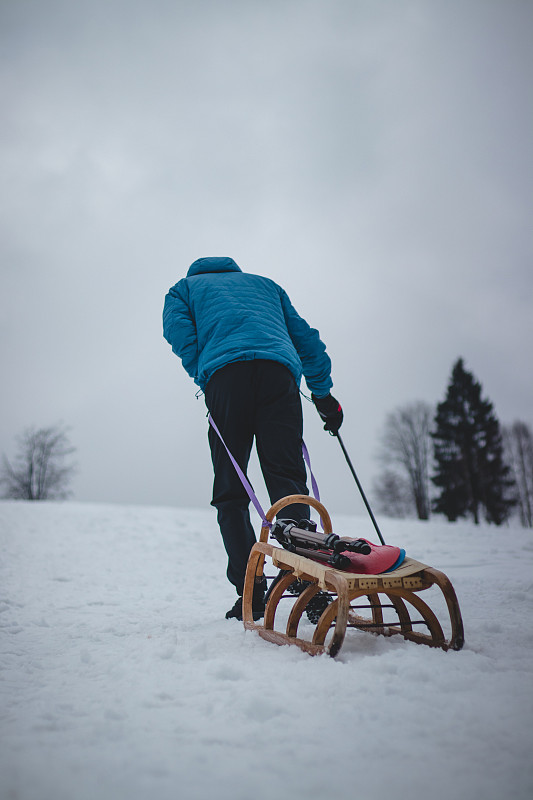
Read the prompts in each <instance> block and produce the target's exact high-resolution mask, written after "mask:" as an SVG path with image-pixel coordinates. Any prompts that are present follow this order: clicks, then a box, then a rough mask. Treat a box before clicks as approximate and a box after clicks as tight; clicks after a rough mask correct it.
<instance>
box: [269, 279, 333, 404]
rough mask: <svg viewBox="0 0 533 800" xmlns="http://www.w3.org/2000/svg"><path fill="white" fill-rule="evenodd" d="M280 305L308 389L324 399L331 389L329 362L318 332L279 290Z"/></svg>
mask: <svg viewBox="0 0 533 800" xmlns="http://www.w3.org/2000/svg"><path fill="white" fill-rule="evenodd" d="M281 305H282V308H283V314H284V316H285V322H286V325H287V330H288V331H289V336H290V337H291V340H292V343H293V344H294V346H295V348H296V352H297V353H298V355H299V357H300V361H301V362H302V371H303V374H304V377H305V382H306V383H307V385H308V387H309V389H310V390H311V391H312V392H313V394H315V395H316V396H317V397H325V396H326V395H327V394H328V393H329V391H330V389H331V387H332V386H333V381H332V380H331V360H330V358H329V356H328V354H327V353H326V345H325V344H324V342H323V341H322V340H321V338H320V334H319V332H318V331H317V330H316V329H315V328H311V327H310V325H308V324H307V322H306V321H305V320H304V319H303V318H302V317H300V315H299V314H298V313H297V311H296V309H295V308H294V306H293V305H292V304H291V301H290V300H289V297H288V295H287V293H286V292H285V291H284V290H283V289H281Z"/></svg>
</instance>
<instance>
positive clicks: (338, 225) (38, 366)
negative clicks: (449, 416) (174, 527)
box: [0, 0, 533, 513]
mask: <svg viewBox="0 0 533 800" xmlns="http://www.w3.org/2000/svg"><path fill="white" fill-rule="evenodd" d="M0 10H1V18H0V37H1V50H0V65H1V90H2V98H1V108H2V117H3V122H2V126H1V128H0V146H1V151H0V169H1V180H2V187H3V192H2V201H1V202H2V214H1V222H0V224H1V230H0V234H1V242H0V247H1V262H0V263H1V267H0V269H1V300H0V337H1V344H0V347H1V351H0V353H1V363H2V391H1V402H2V414H1V419H0V450H1V451H3V452H6V453H8V454H12V453H13V448H14V438H13V437H14V435H15V434H16V433H18V432H20V431H21V430H22V429H23V428H25V427H27V426H29V425H37V426H41V425H49V424H53V423H55V422H59V421H62V422H64V423H65V424H67V425H69V426H71V440H72V442H73V444H75V445H76V447H77V449H78V454H77V457H78V462H79V474H78V476H77V478H76V481H75V485H74V489H75V497H76V499H78V500H91V501H106V502H107V501H109V502H119V503H150V504H167V505H178V506H179V505H186V506H204V505H206V504H208V503H209V501H210V496H211V482H212V476H211V463H210V459H209V451H208V446H207V442H206V435H207V423H206V419H205V406H204V403H203V400H202V399H200V400H197V399H196V398H195V392H196V387H195V385H194V384H193V382H192V381H191V380H190V379H189V378H188V376H187V375H186V373H185V372H184V371H183V369H182V367H181V363H180V361H179V360H178V359H177V358H176V357H175V356H174V355H173V354H172V352H171V350H170V347H169V346H168V345H167V343H166V342H165V341H164V340H163V338H162V332H161V311H162V306H163V300H164V295H165V294H166V292H167V290H168V288H169V287H170V286H172V285H173V284H174V283H176V282H177V281H178V280H179V279H180V278H181V277H183V276H184V274H185V272H186V270H187V268H188V266H189V264H190V263H191V262H192V261H194V260H195V259H197V258H199V257H202V256H208V255H228V256H231V257H233V258H234V259H235V260H236V261H237V263H238V264H239V265H240V266H241V267H242V269H243V270H245V271H249V272H254V273H258V274H262V275H267V276H269V277H271V278H273V279H274V280H276V281H278V282H279V283H281V284H282V285H283V286H284V288H285V289H286V290H287V292H288V294H289V296H290V297H291V300H292V302H293V304H294V306H295V307H296V308H297V310H298V311H299V313H300V314H301V315H302V316H304V317H305V318H306V319H307V320H308V321H309V322H310V324H312V325H313V326H314V327H317V328H318V329H319V330H320V333H321V336H322V338H323V340H324V341H325V342H326V345H327V348H328V352H329V354H330V356H331V358H332V361H333V381H334V390H333V392H334V394H335V396H336V397H338V399H339V400H340V401H341V403H342V405H343V407H344V409H345V425H344V427H343V429H342V431H341V432H342V433H343V434H344V442H345V444H346V447H347V448H348V450H349V452H350V454H351V456H352V460H353V462H354V464H355V466H356V469H357V470H358V473H359V477H360V478H361V480H362V482H363V485H365V486H366V488H367V491H369V492H370V490H371V485H372V481H373V478H374V476H375V474H376V472H377V471H378V465H377V463H376V461H375V459H374V456H375V453H376V450H377V446H378V438H379V433H380V431H381V429H382V426H383V422H384V419H385V415H386V414H387V412H389V411H391V410H393V409H395V408H396V407H397V406H399V405H402V404H405V403H408V402H411V401H414V400H425V401H427V402H430V403H436V402H438V401H440V400H442V399H443V397H444V394H445V391H446V386H447V383H448V380H449V377H450V372H451V369H452V365H453V363H454V361H455V360H456V359H457V358H458V357H459V356H462V357H463V358H464V359H465V364H466V367H467V369H469V370H471V371H472V372H473V373H474V375H475V377H476V378H477V379H478V380H479V381H480V382H481V383H482V385H483V388H484V393H485V395H486V396H487V397H488V398H489V399H490V400H492V402H493V403H494V406H495V409H496V413H497V415H498V416H499V418H500V420H501V421H502V422H511V421H513V420H514V419H517V418H518V419H522V420H524V421H526V422H529V423H530V424H531V423H533V379H532V374H531V373H532V368H531V361H532V355H531V353H532V348H533V259H532V251H533V224H532V210H533V203H532V191H533V190H532V187H533V169H532V141H533V124H532V115H533V102H532V99H533V98H532V89H531V87H532V85H533V83H532V79H533V48H532V47H531V42H532V36H533V3H531V2H528V0H426V1H424V0H406V1H405V2H402V0H372V2H370V0H319V1H317V0H189V1H188V2H180V0H168V1H165V0H146V2H144V1H142V0H91V2H89V1H88V0H84V1H83V2H81V1H80V0H1V2H0ZM303 388H305V386H304V387H303ZM304 406H305V438H306V440H307V444H308V446H309V449H310V451H311V457H312V461H313V466H314V470H315V472H316V476H317V479H318V482H319V485H320V487H321V491H322V499H323V501H324V502H325V504H326V506H327V507H328V508H329V509H330V510H331V511H333V512H334V511H336V510H337V511H339V512H340V511H342V512H350V511H354V512H356V513H358V512H359V508H360V505H359V502H358V498H357V494H356V488H355V485H354V483H353V481H352V478H351V476H350V474H349V472H348V470H347V467H346V464H345V462H344V460H343V457H342V453H341V452H340V449H339V448H338V443H337V442H336V441H335V440H334V439H333V438H332V437H329V436H328V435H327V434H326V433H324V432H323V431H322V428H321V425H320V420H319V419H318V416H317V415H316V412H315V410H314V408H313V407H312V406H311V405H310V404H308V403H307V402H306V401H304ZM256 472H257V468H256V467H253V468H252V478H253V480H254V483H255V484H256V489H257V490H258V493H259V496H260V500H261V502H263V503H264V504H265V505H268V502H267V498H266V494H265V492H264V489H263V485H262V483H261V481H260V480H258V479H257V477H256Z"/></svg>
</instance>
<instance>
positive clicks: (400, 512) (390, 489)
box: [372, 469, 416, 519]
mask: <svg viewBox="0 0 533 800" xmlns="http://www.w3.org/2000/svg"><path fill="white" fill-rule="evenodd" d="M372 488H373V494H374V497H375V498H376V505H377V508H378V511H380V512H381V513H382V514H385V515H386V516H387V517H399V518H400V519H403V518H404V517H414V516H415V513H416V509H415V505H414V503H413V496H412V493H411V487H410V485H409V481H408V480H407V479H406V478H405V477H404V476H403V475H398V473H397V472H392V471H391V470H387V469H386V470H384V471H383V472H382V473H381V475H379V477H378V478H377V479H376V480H375V481H374V484H373V487H372Z"/></svg>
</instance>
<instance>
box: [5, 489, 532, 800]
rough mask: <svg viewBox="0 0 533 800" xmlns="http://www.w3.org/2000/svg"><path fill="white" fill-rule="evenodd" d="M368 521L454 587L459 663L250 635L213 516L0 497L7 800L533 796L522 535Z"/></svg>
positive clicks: (389, 643)
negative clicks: (232, 613)
mask: <svg viewBox="0 0 533 800" xmlns="http://www.w3.org/2000/svg"><path fill="white" fill-rule="evenodd" d="M332 517H333V523H334V529H335V530H336V531H337V532H338V533H340V534H342V535H348V536H360V535H366V536H368V537H369V538H372V536H371V529H370V528H369V522H368V520H367V519H365V518H358V517H354V518H347V517H339V518H336V517H335V515H334V514H332ZM382 527H383V532H384V534H385V538H386V539H387V540H388V541H389V542H390V543H391V544H398V545H402V546H404V547H406V549H407V552H408V554H409V555H411V556H413V557H415V558H418V559H419V560H421V561H425V562H426V563H429V564H432V565H433V566H435V567H437V568H439V569H441V570H443V571H444V572H446V573H447V574H448V575H449V577H450V578H451V580H452V582H453V583H454V585H455V588H456V591H457V594H458V597H459V601H460V603H461V608H462V612H463V617H464V621H465V632H466V645H465V648H464V650H462V651H461V652H459V653H456V652H449V653H444V652H443V651H441V650H431V649H430V648H427V647H422V646H417V645H415V644H412V643H409V642H405V641H403V640H402V639H400V638H399V637H394V638H392V639H385V638H383V637H375V636H373V635H371V634H366V633H360V632H350V633H349V634H348V637H347V641H346V643H345V645H344V647H343V649H342V651H341V653H340V655H339V656H338V657H337V659H335V660H333V659H330V658H329V657H327V656H320V657H317V658H311V657H310V656H307V655H305V654H304V653H302V652H301V651H300V650H298V649H297V648H294V647H276V646H275V645H272V644H269V643H267V642H264V641H263V640H262V639H260V638H259V637H258V636H257V635H256V634H254V633H246V632H245V631H244V630H243V628H242V624H241V623H238V622H236V621H226V620H225V619H224V612H225V611H226V609H227V608H229V607H230V606H231V605H232V603H233V600H234V595H233V593H232V589H231V587H230V586H229V584H228V583H227V582H226V579H225V576H224V572H225V556H224V553H223V550H222V545H221V543H220V541H219V535H218V532H217V529H216V524H215V518H214V513H213V512H212V511H211V510H206V511H193V510H179V509H168V508H142V507H121V506H99V505H82V504H76V503H67V504H46V503H45V504H40V503H22V502H2V503H0V548H1V550H0V554H1V564H0V581H1V583H0V612H1V613H0V714H1V729H0V737H1V738H0V776H1V777H0V798H1V800H94V798H100V800H126V798H127V800H144V799H145V798H153V799H154V800H167V798H168V799H169V800H170V798H179V799H180V800H189V798H190V799H191V800H193V798H198V799H199V800H204V799H205V800H207V798H217V800H226V798H227V800H266V798H269V800H270V798H277V800H285V798H287V799H289V798H290V800H300V798H302V799H303V798H306V799H311V798H328V797H331V798H334V797H336V798H339V799H340V800H345V799H346V800H348V798H350V800H352V799H353V800H384V799H385V798H395V800H403V799H404V798H408V797H411V796H417V795H418V796H420V795H422V796H429V797H431V798H432V800H441V798H442V800H443V799H444V798H449V797H453V798H454V800H467V799H468V800H470V798H471V799H472V800H474V798H481V797H482V798H483V799H484V800H502V799H503V798H505V800H531V797H533V763H532V762H533V759H532V757H531V754H532V752H533V735H532V730H533V713H532V712H533V663H532V645H533V626H532V611H533V586H532V584H533V534H532V532H531V531H529V532H527V531H524V530H522V529H518V528H516V529H497V528H488V527H483V526H482V527H479V528H476V527H475V526H473V525H469V524H456V525H447V524H444V523H440V522H432V523H430V524H423V523H418V522H396V521H389V520H384V521H382Z"/></svg>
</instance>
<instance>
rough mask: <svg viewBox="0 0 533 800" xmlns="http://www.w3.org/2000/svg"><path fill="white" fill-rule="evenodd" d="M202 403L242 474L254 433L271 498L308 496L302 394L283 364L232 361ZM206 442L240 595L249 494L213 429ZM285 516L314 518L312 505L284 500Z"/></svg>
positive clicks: (231, 573)
mask: <svg viewBox="0 0 533 800" xmlns="http://www.w3.org/2000/svg"><path fill="white" fill-rule="evenodd" d="M205 401H206V405H207V407H208V409H209V411H210V412H211V415H212V417H213V420H214V422H215V424H216V425H217V427H218V429H219V431H220V433H221V434H222V436H223V437H224V441H225V442H226V444H227V446H228V448H229V450H230V452H231V454H232V455H233V457H234V458H235V460H236V461H237V463H238V465H239V466H240V468H241V469H242V470H243V472H245V473H246V468H247V466H248V461H249V459H250V454H251V451H252V445H253V440H254V436H255V440H256V447H257V455H258V457H259V463H260V466H261V471H262V473H263V477H264V479H265V484H266V487H267V491H268V495H269V498H270V502H271V504H273V503H275V502H276V501H277V500H279V499H280V498H281V497H285V496H286V495H289V494H309V492H308V490H307V485H306V472H305V463H304V460H303V456H302V430H303V418H302V404H301V401H300V393H299V390H298V387H297V385H296V382H295V380H294V377H293V376H292V374H291V372H290V371H289V370H288V369H287V368H286V367H285V366H283V365H282V364H279V363H277V362H276V361H266V360H262V359H257V360H254V361H236V362H233V363H231V364H228V365H227V366H225V367H222V369H220V370H217V372H215V374H214V375H213V377H212V378H211V379H210V381H209V383H208V384H207V386H206V389H205ZM209 446H210V448H211V458H212V460H213V468H214V472H215V477H214V483H213V500H212V502H211V505H213V506H215V508H216V509H217V511H218V524H219V526H220V532H221V534H222V538H223V540H224V546H225V548H226V552H227V554H228V572H227V575H228V579H229V581H230V582H231V583H232V584H233V585H234V586H235V588H236V589H237V593H238V594H242V590H243V584H244V575H245V572H246V564H247V561H248V556H249V554H250V550H251V548H252V546H253V544H254V542H255V541H256V537H255V534H254V529H253V527H252V524H251V522H250V515H249V512H248V505H249V498H248V495H247V494H246V490H245V488H244V486H243V485H242V483H241V480H240V478H239V476H238V475H237V472H236V470H235V467H234V466H233V464H232V463H231V461H230V459H229V456H228V454H227V452H226V450H225V449H224V446H223V444H222V442H221V441H220V439H219V437H218V435H217V434H216V432H215V431H214V430H213V429H212V428H211V427H210V428H209ZM265 510H266V509H265ZM280 516H281V517H282V518H287V519H295V520H296V521H298V520H300V519H302V518H304V517H309V506H306V505H292V506H287V507H286V508H284V509H282V511H281V514H280ZM258 524H259V525H260V522H258Z"/></svg>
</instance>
